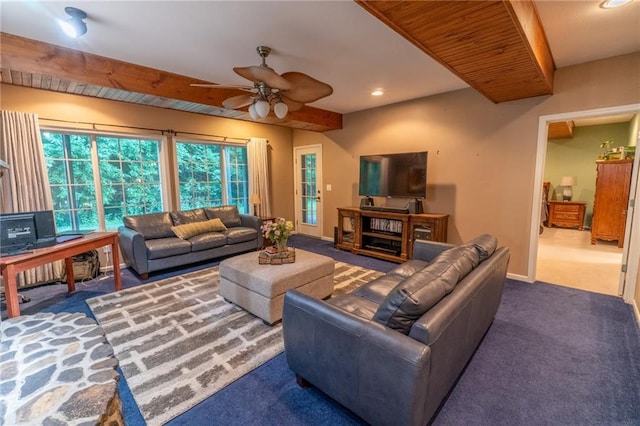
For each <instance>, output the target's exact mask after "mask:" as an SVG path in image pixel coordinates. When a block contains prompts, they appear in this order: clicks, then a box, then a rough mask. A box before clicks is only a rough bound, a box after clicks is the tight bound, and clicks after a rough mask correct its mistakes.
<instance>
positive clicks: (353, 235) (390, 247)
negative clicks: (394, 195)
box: [336, 207, 449, 262]
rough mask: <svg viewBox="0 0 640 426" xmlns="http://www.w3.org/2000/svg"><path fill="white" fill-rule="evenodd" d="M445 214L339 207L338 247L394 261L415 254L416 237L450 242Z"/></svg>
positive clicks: (403, 259) (405, 258)
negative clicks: (414, 243)
mask: <svg viewBox="0 0 640 426" xmlns="http://www.w3.org/2000/svg"><path fill="white" fill-rule="evenodd" d="M448 219H449V215H446V214H430V213H421V214H407V213H393V212H388V211H375V210H364V209H360V208H358V207H342V208H338V233H337V243H336V247H337V248H339V249H342V250H349V251H351V252H352V253H354V254H364V255H367V256H373V257H378V258H381V259H385V260H390V261H392V262H404V261H405V260H407V259H411V258H412V256H413V242H414V241H415V240H427V241H438V242H446V241H447V222H448Z"/></svg>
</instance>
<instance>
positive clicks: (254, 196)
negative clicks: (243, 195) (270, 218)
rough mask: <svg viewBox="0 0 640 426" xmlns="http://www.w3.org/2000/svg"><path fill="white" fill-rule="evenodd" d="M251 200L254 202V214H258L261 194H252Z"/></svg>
mask: <svg viewBox="0 0 640 426" xmlns="http://www.w3.org/2000/svg"><path fill="white" fill-rule="evenodd" d="M249 202H250V203H251V204H253V215H254V216H258V205H260V196H259V195H258V194H251V197H249Z"/></svg>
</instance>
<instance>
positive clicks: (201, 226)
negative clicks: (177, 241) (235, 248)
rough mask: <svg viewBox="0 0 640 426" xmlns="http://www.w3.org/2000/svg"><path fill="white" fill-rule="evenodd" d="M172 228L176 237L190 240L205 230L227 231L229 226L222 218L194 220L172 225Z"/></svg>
mask: <svg viewBox="0 0 640 426" xmlns="http://www.w3.org/2000/svg"><path fill="white" fill-rule="evenodd" d="M171 230H172V231H173V233H174V234H176V237H178V238H182V239H183V240H188V239H189V238H191V237H195V236H196V235H200V234H204V233H205V232H222V231H226V230H227V227H226V226H224V223H222V221H221V220H220V219H211V220H206V221H204V222H192V223H185V224H184V225H178V226H172V227H171Z"/></svg>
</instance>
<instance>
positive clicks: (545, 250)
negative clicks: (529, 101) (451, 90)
mask: <svg viewBox="0 0 640 426" xmlns="http://www.w3.org/2000/svg"><path fill="white" fill-rule="evenodd" d="M639 113H640V104H633V105H626V106H619V107H612V108H603V109H598V110H589V111H578V112H573V113H564V114H555V115H549V116H543V117H540V120H539V126H538V147H537V158H536V171H535V180H534V182H535V187H534V191H533V193H534V197H535V198H534V200H537V202H536V203H534V208H533V212H532V218H533V221H532V228H531V239H530V252H529V270H528V280H529V281H530V282H533V281H535V280H540V281H545V282H550V283H553V284H558V285H566V286H569V287H574V288H581V289H584V290H588V291H597V292H600V293H605V294H612V295H617V296H620V295H621V296H622V297H623V299H624V300H625V302H627V303H630V302H631V300H632V299H633V294H634V292H635V287H636V279H637V276H638V275H637V274H638V259H639V253H640V218H638V216H640V214H639V213H638V210H640V209H633V208H631V207H630V208H629V210H628V213H629V214H628V215H627V223H626V228H625V237H624V247H623V248H622V249H621V251H620V250H618V249H617V244H613V245H612V244H610V243H607V242H601V241H598V243H597V244H596V245H591V239H590V233H589V232H588V231H586V232H585V231H578V230H577V229H562V228H547V227H545V228H542V229H543V232H542V234H540V229H541V228H540V224H541V221H542V219H543V213H542V211H541V209H540V204H539V203H540V201H539V200H541V199H542V198H541V197H542V194H543V180H544V170H545V164H546V154H547V142H548V141H547V138H548V133H547V129H548V124H549V123H551V122H557V121H563V120H576V121H578V120H600V121H601V122H602V123H605V122H606V119H610V120H611V117H619V116H620V115H625V114H626V115H628V116H629V117H633V116H634V114H639ZM637 120H638V119H637V117H636V118H634V121H635V128H633V127H632V128H633V129H634V130H633V131H634V132H635V136H634V137H635V138H636V139H637V136H638V135H637V132H638V129H637ZM610 122H611V121H610ZM625 145H626V144H625ZM593 161H594V163H593V164H595V158H594V159H593ZM594 167H595V166H594ZM637 176H638V156H636V158H635V160H634V166H633V176H632V186H631V192H630V199H634V198H635V199H638V198H639V196H640V187H638V185H637ZM634 223H635V224H636V226H633V224H634ZM545 233H546V234H545ZM549 259H551V260H552V261H549ZM623 265H625V267H623ZM624 269H626V271H623V270H624ZM598 276H607V277H608V281H607V284H606V285H605V286H603V287H602V288H598Z"/></svg>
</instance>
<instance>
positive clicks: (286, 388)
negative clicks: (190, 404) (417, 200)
mask: <svg viewBox="0 0 640 426" xmlns="http://www.w3.org/2000/svg"><path fill="white" fill-rule="evenodd" d="M290 244H291V245H293V246H295V247H297V248H301V249H305V250H309V251H314V252H317V253H320V254H324V255H327V256H330V257H332V258H334V259H336V260H339V261H343V262H347V263H351V264H355V265H358V266H362V267H366V268H370V269H375V270H378V271H382V272H386V271H388V270H389V269H390V268H392V267H393V266H394V264H393V263H389V262H385V261H381V260H378V259H373V258H369V257H365V256H355V255H352V254H350V253H348V252H346V251H341V250H336V249H335V248H334V247H333V244H332V243H330V242H326V241H322V240H318V239H312V238H306V237H301V236H293V237H292V238H291V239H290ZM218 263H219V262H217V261H216V262H208V263H203V264H199V265H194V266H191V267H189V268H186V269H185V268H183V269H179V270H171V271H165V272H163V273H161V274H154V275H152V276H151V278H150V279H149V280H148V281H147V282H150V281H155V280H159V279H163V278H167V277H170V276H174V275H177V274H181V273H185V272H187V271H191V270H196V269H200V268H204V267H210V266H214V265H217V264H218ZM140 284H141V281H140V280H139V278H138V277H137V276H136V275H135V274H133V273H131V272H130V271H129V270H127V269H124V270H123V287H124V288H129V287H132V286H136V285H140ZM77 287H78V291H77V292H76V293H74V294H71V295H69V294H67V293H66V286H65V285H53V286H43V287H39V288H34V289H30V290H26V291H23V292H22V293H23V294H26V295H28V296H30V297H32V299H33V300H32V302H31V303H27V304H23V305H21V309H22V312H23V313H24V314H30V313H35V312H40V311H47V312H83V313H85V314H87V315H88V316H91V317H92V314H91V312H90V310H89V308H88V306H87V305H86V303H85V300H86V299H88V298H90V297H94V296H96V295H98V294H103V293H107V292H111V291H113V281H112V280H111V279H107V280H104V281H102V282H99V283H97V285H92V286H89V287H85V286H83V285H78V286H77ZM3 309H4V306H3ZM4 314H5V312H3V315H4ZM118 386H119V390H120V396H121V399H122V402H123V412H124V416H125V421H126V424H127V425H134V426H136V425H143V424H144V420H143V419H142V416H141V415H140V412H139V410H138V408H137V406H136V404H135V402H134V400H133V397H132V396H131V392H130V390H129V388H128V386H127V384H126V381H125V380H124V379H121V380H120V382H119V385H118ZM639 407H640V330H639V329H638V325H637V323H636V322H635V318H634V316H633V312H632V309H631V306H630V305H627V304H625V303H624V302H623V301H622V300H621V299H620V298H617V297H611V296H605V295H600V294H596V293H589V292H584V291H579V290H573V289H568V288H564V287H560V286H555V285H551V284H545V283H540V282H537V283H535V284H526V283H522V282H518V281H514V280H507V282H506V285H505V291H504V295H503V299H502V304H501V305H500V308H499V310H498V313H497V315H496V319H495V321H494V323H493V325H492V327H491V328H490V329H489V331H488V333H487V335H486V336H485V338H484V340H483V342H482V343H481V345H480V347H479V348H478V350H477V351H476V353H475V355H474V357H473V358H472V359H471V361H470V362H469V364H468V365H467V368H466V370H465V372H464V374H463V375H462V376H461V377H460V379H459V380H458V383H457V384H456V385H455V387H454V388H453V390H452V391H451V393H450V394H449V396H448V397H447V399H446V400H445V402H444V404H443V405H442V406H441V408H440V411H439V412H438V413H437V415H436V417H435V418H434V419H433V421H432V423H433V424H434V425H461V424H465V425H467V424H473V425H516V424H527V425H638V424H640V408H639ZM194 424H224V425H248V424H251V425H360V424H363V423H362V421H361V420H359V419H358V418H357V417H356V416H354V415H353V414H352V413H351V412H349V411H348V410H346V409H344V408H343V407H341V406H340V405H339V404H337V403H336V402H335V401H333V400H332V399H331V398H329V397H327V396H326V395H324V394H322V392H320V391H318V390H317V389H314V388H304V389H303V388H300V387H298V385H297V384H296V382H295V376H294V374H293V373H292V372H291V370H289V368H288V366H287V363H286V358H285V355H284V354H282V355H279V356H277V357H276V358H274V359H272V360H271V361H269V362H267V363H266V364H264V365H262V366H261V367H259V368H258V369H256V370H254V371H253V372H252V373H250V374H248V375H246V376H244V377H242V378H241V379H239V380H237V381H236V382H234V383H233V384H231V385H229V386H227V387H226V388H224V389H223V390H221V391H220V392H218V393H217V394H215V395H213V396H212V397H210V398H208V399H206V400H205V401H203V402H202V403H200V404H199V405H197V406H196V407H194V408H192V409H191V410H189V411H187V412H186V413H184V414H182V415H181V416H179V417H177V418H175V419H173V420H172V421H171V422H169V425H194Z"/></svg>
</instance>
